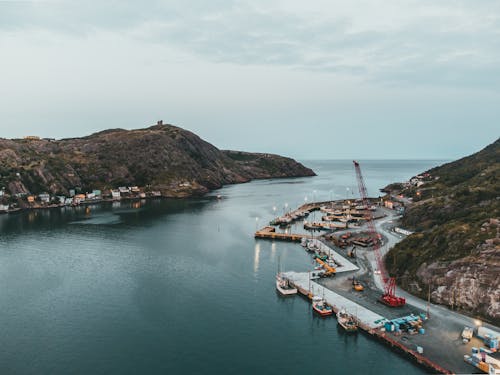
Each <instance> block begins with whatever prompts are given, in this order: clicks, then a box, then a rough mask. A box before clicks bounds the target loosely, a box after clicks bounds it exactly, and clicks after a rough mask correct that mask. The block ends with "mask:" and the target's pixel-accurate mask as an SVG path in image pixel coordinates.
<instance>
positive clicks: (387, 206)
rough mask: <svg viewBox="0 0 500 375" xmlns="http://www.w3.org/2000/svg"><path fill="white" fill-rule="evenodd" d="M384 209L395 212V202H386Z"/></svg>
mask: <svg viewBox="0 0 500 375" xmlns="http://www.w3.org/2000/svg"><path fill="white" fill-rule="evenodd" d="M384 207H386V208H389V209H391V210H393V209H394V202H393V201H384Z"/></svg>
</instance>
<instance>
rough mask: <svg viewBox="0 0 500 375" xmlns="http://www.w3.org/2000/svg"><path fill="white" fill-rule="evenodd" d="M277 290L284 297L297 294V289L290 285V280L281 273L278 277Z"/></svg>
mask: <svg viewBox="0 0 500 375" xmlns="http://www.w3.org/2000/svg"><path fill="white" fill-rule="evenodd" d="M276 289H277V290H278V292H280V293H281V294H282V295H284V296H290V295H292V294H297V288H294V287H293V286H291V285H290V280H288V279H287V278H286V277H284V276H283V275H282V274H281V273H278V274H277V275H276Z"/></svg>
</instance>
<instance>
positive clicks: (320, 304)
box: [312, 296, 333, 316]
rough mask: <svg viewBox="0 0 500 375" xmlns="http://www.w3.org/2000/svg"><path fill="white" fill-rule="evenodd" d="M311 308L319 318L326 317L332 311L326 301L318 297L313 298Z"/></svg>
mask: <svg viewBox="0 0 500 375" xmlns="http://www.w3.org/2000/svg"><path fill="white" fill-rule="evenodd" d="M312 308H313V310H314V311H316V312H317V313H318V314H319V315H321V316H328V315H332V314H333V309H332V307H331V306H330V305H328V304H327V303H326V301H325V300H324V299H323V298H321V297H320V296H313V298H312Z"/></svg>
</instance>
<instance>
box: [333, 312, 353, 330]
mask: <svg viewBox="0 0 500 375" xmlns="http://www.w3.org/2000/svg"><path fill="white" fill-rule="evenodd" d="M337 321H338V322H339V325H340V326H341V327H342V328H344V329H345V330H346V331H347V332H355V331H357V330H358V322H357V321H356V318H354V316H352V315H351V314H349V313H348V312H347V311H346V310H345V309H340V310H339V311H338V312H337Z"/></svg>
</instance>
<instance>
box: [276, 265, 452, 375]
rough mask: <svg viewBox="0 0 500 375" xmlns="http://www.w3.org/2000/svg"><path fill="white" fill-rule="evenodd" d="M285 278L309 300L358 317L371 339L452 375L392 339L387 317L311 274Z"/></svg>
mask: <svg viewBox="0 0 500 375" xmlns="http://www.w3.org/2000/svg"><path fill="white" fill-rule="evenodd" d="M285 276H286V277H287V278H288V279H289V280H290V282H291V284H292V285H293V286H295V287H296V288H297V290H298V291H299V292H300V293H301V294H303V295H305V296H307V297H308V298H312V296H313V295H319V296H324V299H325V300H326V302H327V303H328V304H329V305H330V306H332V309H333V311H334V312H335V313H337V312H338V311H339V310H340V309H346V310H347V311H348V312H349V313H350V314H353V315H354V316H355V317H356V319H357V321H358V327H359V329H360V330H362V331H363V332H365V333H366V334H368V335H370V336H371V337H373V338H375V339H377V340H380V341H383V342H384V343H385V344H388V345H390V346H391V347H393V348H395V349H397V350H399V351H401V352H402V353H404V354H406V355H409V356H410V357H411V358H412V359H413V360H415V361H416V362H417V363H419V364H420V365H422V366H424V367H426V368H428V369H429V370H432V371H433V372H436V373H440V374H452V372H451V371H450V370H447V369H445V368H443V367H442V366H440V365H438V364H437V363H435V362H433V361H431V360H430V359H429V358H427V357H425V356H424V355H422V354H420V353H418V352H417V351H416V350H413V349H411V348H409V347H408V346H406V345H404V344H402V343H400V342H398V341H397V340H394V339H393V338H391V337H390V335H388V334H387V333H386V332H385V330H384V328H383V327H384V324H385V323H386V322H388V321H389V319H387V318H386V317H384V316H382V315H379V314H377V313H375V312H373V311H371V310H370V309H367V308H366V307H364V306H361V305H359V304H357V303H355V302H353V301H351V300H350V299H347V298H345V297H343V296H341V295H340V294H338V293H335V292H334V291H332V290H330V289H328V288H325V287H324V286H322V285H320V284H318V283H316V282H314V281H312V280H310V279H309V273H307V272H286V273H285Z"/></svg>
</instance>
